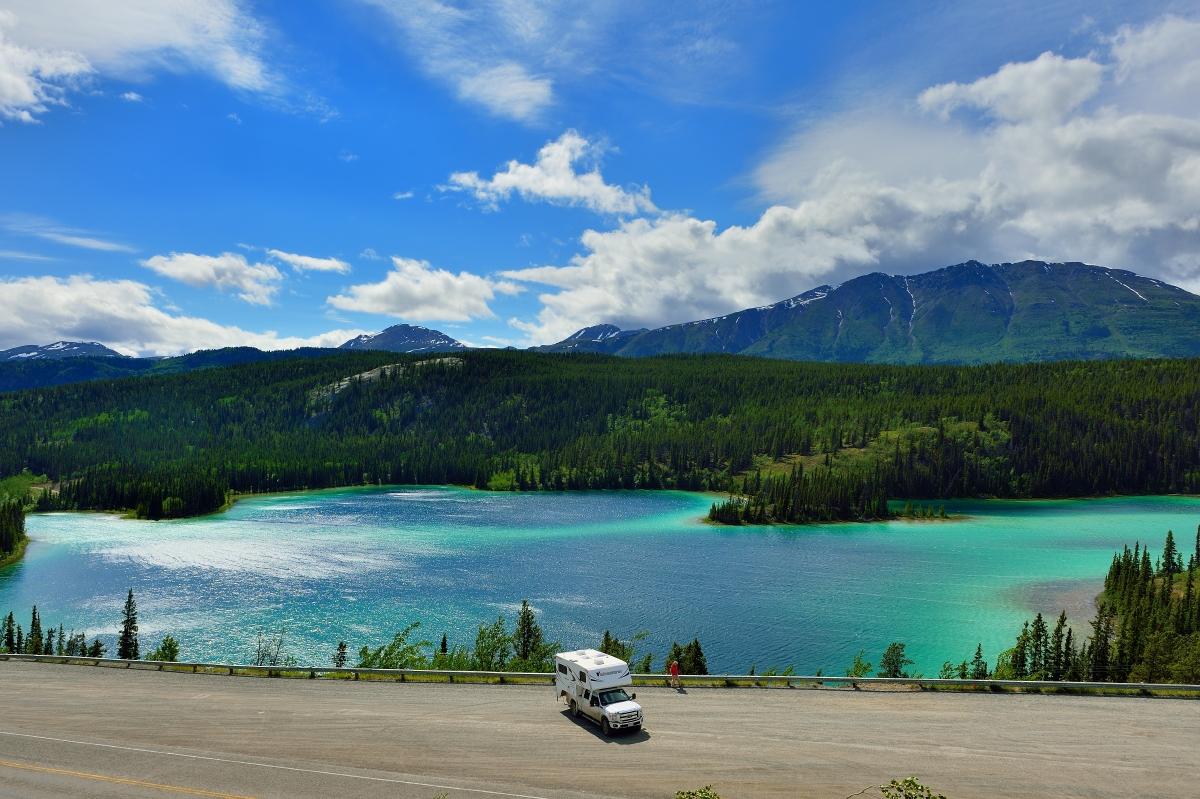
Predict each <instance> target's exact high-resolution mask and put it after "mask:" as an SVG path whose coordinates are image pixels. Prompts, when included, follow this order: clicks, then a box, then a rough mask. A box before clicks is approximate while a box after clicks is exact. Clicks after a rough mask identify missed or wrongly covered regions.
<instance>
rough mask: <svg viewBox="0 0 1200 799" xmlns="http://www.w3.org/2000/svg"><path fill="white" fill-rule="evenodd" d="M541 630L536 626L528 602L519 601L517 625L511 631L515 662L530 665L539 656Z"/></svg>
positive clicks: (535, 620)
mask: <svg viewBox="0 0 1200 799" xmlns="http://www.w3.org/2000/svg"><path fill="white" fill-rule="evenodd" d="M542 644H543V641H542V628H541V625H539V624H538V621H537V616H536V615H534V612H533V608H532V607H530V606H529V600H528V599H523V600H521V610H520V611H519V612H518V613H517V625H516V629H515V630H514V631H513V649H514V651H515V652H516V656H517V660H519V661H521V662H522V663H531V662H532V661H533V660H535V659H537V657H538V656H539V655H540V654H541V650H542Z"/></svg>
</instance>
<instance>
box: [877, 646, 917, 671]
mask: <svg viewBox="0 0 1200 799" xmlns="http://www.w3.org/2000/svg"><path fill="white" fill-rule="evenodd" d="M911 665H912V660H910V659H909V658H908V656H907V655H906V654H905V653H904V644H903V643H902V642H900V641H893V642H892V643H890V644H888V647H887V649H886V650H884V652H883V657H881V658H880V659H879V674H878V676H880V677H907V676H908V673H907V672H905V671H904V667H905V666H911Z"/></svg>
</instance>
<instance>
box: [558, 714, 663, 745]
mask: <svg viewBox="0 0 1200 799" xmlns="http://www.w3.org/2000/svg"><path fill="white" fill-rule="evenodd" d="M562 715H563V716H564V717H566V718H567V719H568V720H569V721H571V722H573V723H574V724H575V726H577V727H580V728H582V729H584V730H587V731H588V732H590V733H591V734H592V735H593V736H594V737H595V738H598V739H600V740H601V741H604V742H605V743H608V744H621V745H625V746H628V745H629V744H637V743H642V742H643V741H649V740H650V733H648V732H647V731H646V728H645V727H643V728H642V729H640V730H638V731H637V732H625V731H623V730H614V731H613V735H612V737H611V738H606V737H605V736H604V732H603V730H601V729H600V725H599V724H596V723H594V722H592V721H591V720H590V719H588V718H586V717H584V716H580V717H579V718H575V717H574V716H572V715H571V709H570V708H566V709H564V710H563V711H562Z"/></svg>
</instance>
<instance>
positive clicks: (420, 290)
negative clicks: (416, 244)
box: [328, 257, 521, 322]
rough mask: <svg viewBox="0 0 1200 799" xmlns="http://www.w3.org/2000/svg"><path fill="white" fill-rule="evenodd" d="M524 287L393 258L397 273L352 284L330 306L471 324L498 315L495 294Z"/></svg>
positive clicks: (333, 299) (346, 309)
mask: <svg viewBox="0 0 1200 799" xmlns="http://www.w3.org/2000/svg"><path fill="white" fill-rule="evenodd" d="M520 291H521V288H520V287H519V286H516V285H514V284H513V283H510V282H507V281H496V280H491V279H489V278H486V277H481V276H479V275H474V274H471V273H470V272H459V273H458V274H454V273H453V272H450V271H448V270H446V269H436V268H434V267H433V266H431V265H430V264H429V262H428V261H418V260H414V259H411V258H396V257H393V258H392V270H391V271H390V272H388V273H387V276H386V277H384V279H383V280H382V281H380V282H378V283H363V284H359V285H356V286H350V287H349V288H348V289H347V290H346V291H345V293H343V294H338V295H335V296H332V297H330V298H329V299H328V303H329V304H330V305H332V306H333V307H334V308H340V309H341V310H344V311H364V312H366V313H377V314H385V315H387V316H394V317H397V318H400V319H409V320H412V321H414V322H426V321H434V320H437V321H443V322H467V321H470V320H472V319H479V318H489V317H492V316H495V314H493V313H492V309H491V307H489V305H488V303H489V302H490V301H491V300H492V299H494V298H495V296H496V294H516V293H518V292H520Z"/></svg>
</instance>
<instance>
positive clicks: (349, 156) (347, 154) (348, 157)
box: [338, 150, 358, 164]
mask: <svg viewBox="0 0 1200 799" xmlns="http://www.w3.org/2000/svg"><path fill="white" fill-rule="evenodd" d="M338 160H339V161H341V162H343V163H346V164H353V163H354V162H355V161H357V160H358V153H354V152H351V151H349V150H342V151H341V152H339V153H338Z"/></svg>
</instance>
